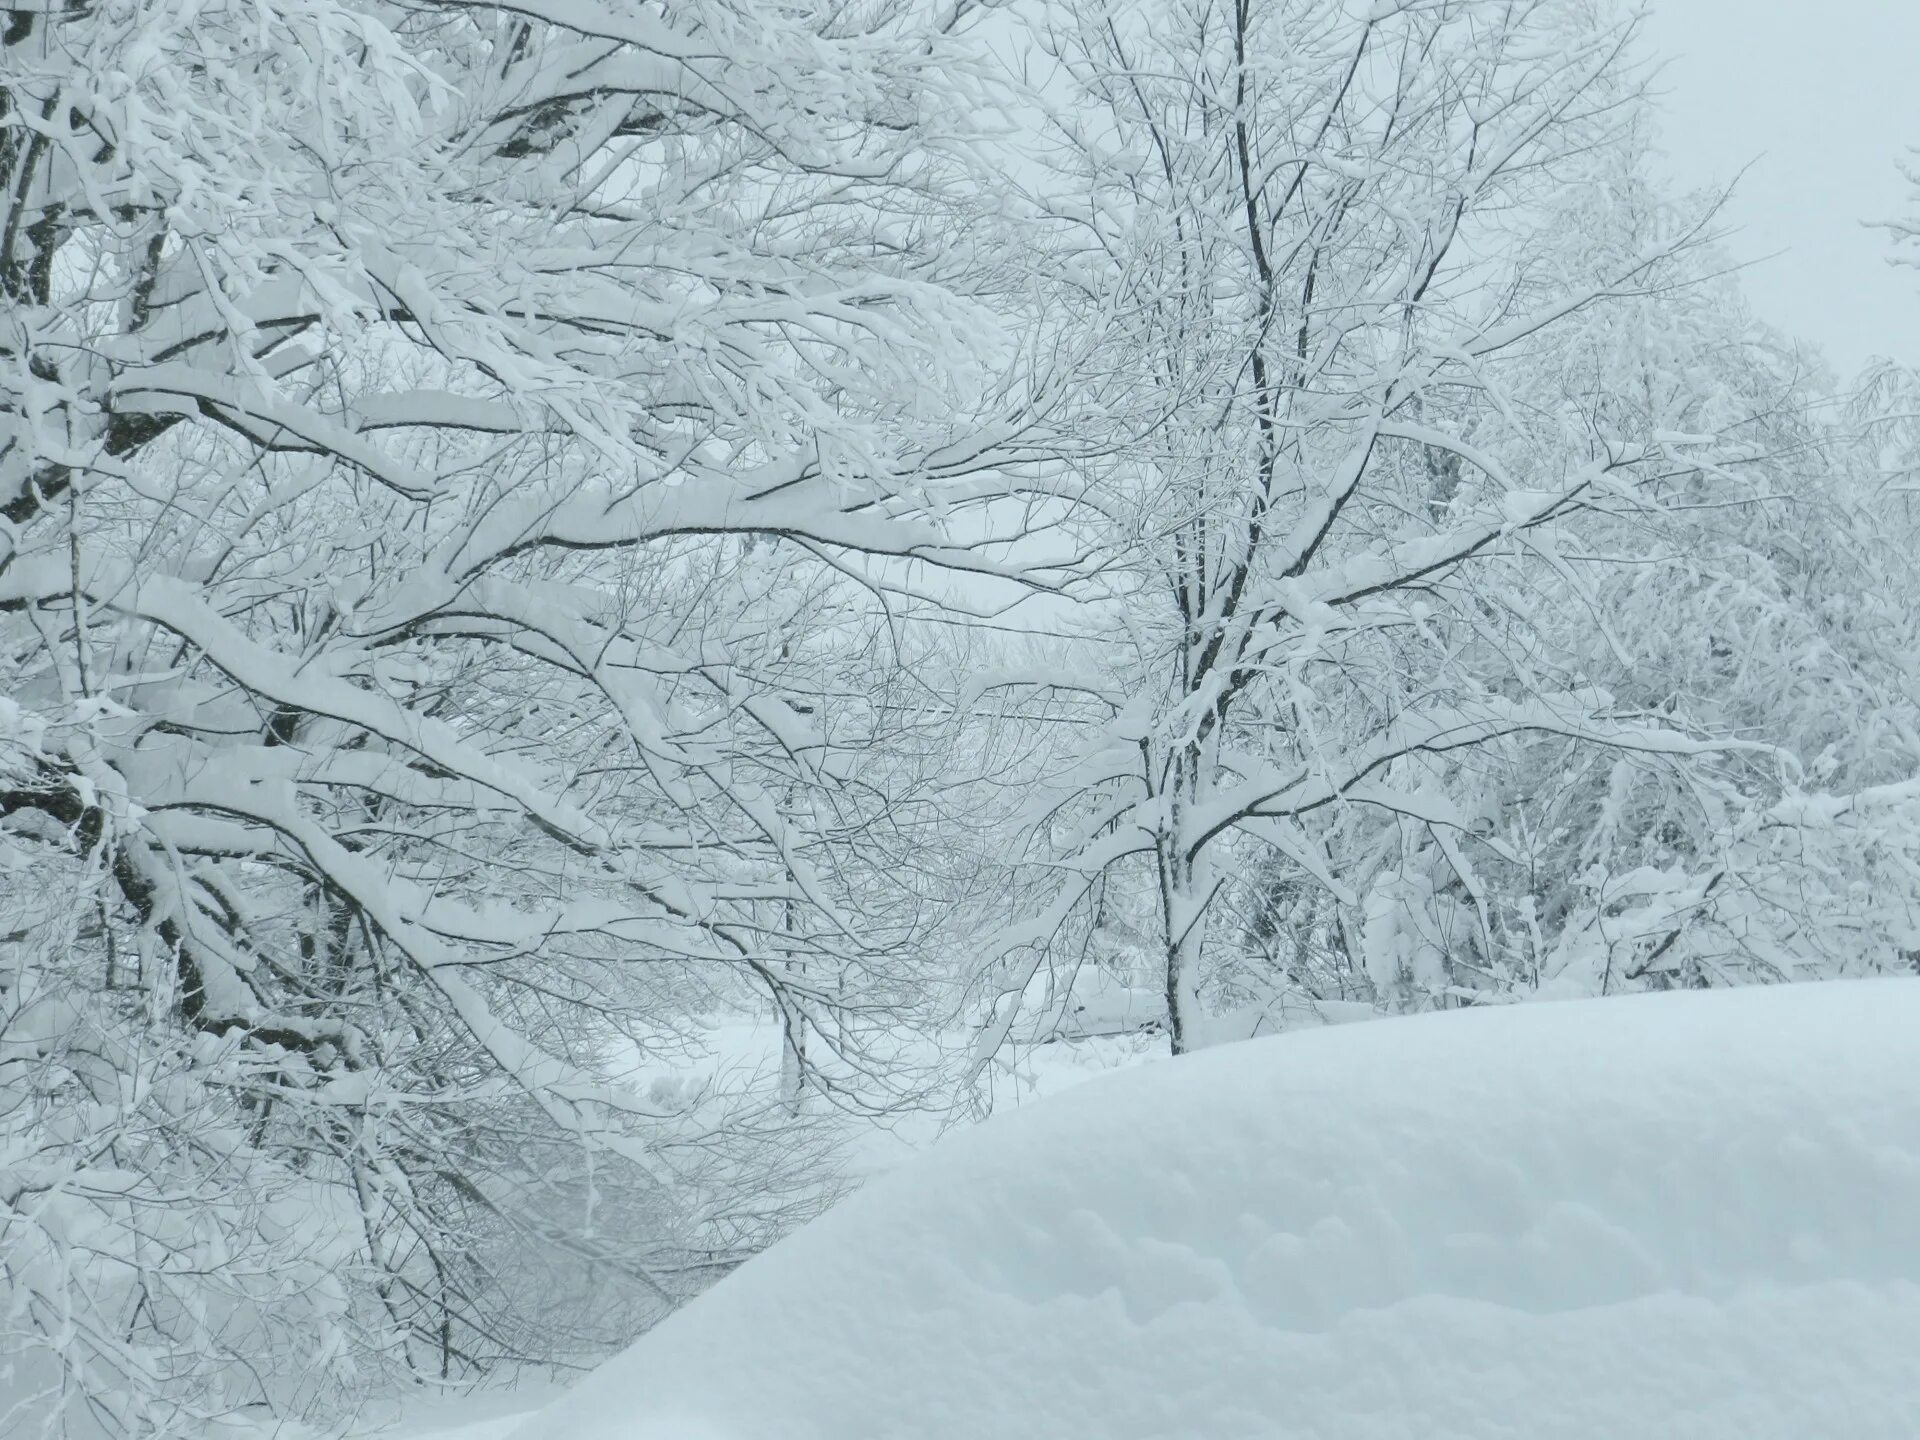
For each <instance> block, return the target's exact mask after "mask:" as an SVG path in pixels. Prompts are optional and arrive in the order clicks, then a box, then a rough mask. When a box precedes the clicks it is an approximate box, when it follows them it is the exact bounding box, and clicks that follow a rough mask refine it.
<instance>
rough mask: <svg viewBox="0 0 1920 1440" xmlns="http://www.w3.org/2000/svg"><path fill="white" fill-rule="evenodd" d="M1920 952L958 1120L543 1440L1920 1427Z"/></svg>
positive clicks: (1350, 1029) (1100, 1085)
mask: <svg viewBox="0 0 1920 1440" xmlns="http://www.w3.org/2000/svg"><path fill="white" fill-rule="evenodd" d="M1917 1076H1920V981H1911V980H1884V981H1862V982H1842V983H1832V984H1826V985H1819V986H1783V987H1777V988H1771V989H1756V990H1747V991H1733V992H1714V993H1704V994H1702V993H1678V994H1663V995H1651V996H1635V997H1628V998H1617V999H1611V1000H1601V1001H1583V1002H1572V1003H1565V1004H1548V1005H1538V1006H1528V1007H1520V1008H1512V1009H1500V1010H1482V1011H1466V1012H1456V1013H1450V1014H1443V1015H1429V1016H1423V1017H1418V1018H1413V1019H1402V1020H1389V1021H1383V1022H1380V1023H1378V1024H1371V1025H1359V1026H1341V1027H1335V1028H1330V1029H1322V1030H1315V1031H1303V1032H1296V1033H1291V1034H1286V1035H1282V1036H1277V1037H1273V1038H1269V1039H1264V1040H1254V1041H1251V1042H1248V1043H1246V1044H1241V1045H1234V1046H1228V1047H1223V1048H1221V1049H1218V1050H1213V1051H1209V1052H1206V1053H1203V1054H1199V1055H1194V1056H1189V1057H1185V1058H1182V1059H1179V1060H1174V1061H1168V1062H1162V1063H1157V1064H1149V1065H1146V1066H1143V1067H1140V1068H1137V1069H1134V1070H1130V1071H1126V1072H1122V1073H1119V1074H1116V1075H1113V1076H1109V1077H1103V1078H1101V1079H1099V1080H1096V1081H1093V1082H1090V1083H1088V1084H1085V1085H1082V1086H1078V1087H1076V1088H1075V1089H1074V1090H1073V1091H1071V1092H1070V1093H1068V1094H1066V1095H1064V1096H1061V1097H1059V1098H1058V1099H1055V1100H1052V1101H1049V1102H1048V1103H1046V1104H1043V1105H1039V1106H1036V1107H1032V1108H1029V1109H1025V1110H1022V1111H1020V1112H1019V1113H1015V1114H1010V1115H1006V1116H1004V1117H1002V1118H998V1119H995V1120H993V1121H991V1122H989V1123H988V1124H986V1125H984V1126H982V1127H980V1128H978V1129H977V1130H974V1131H970V1132H966V1133H964V1134H961V1135H959V1136H957V1137H955V1138H953V1139H951V1140H950V1141H948V1142H946V1143H945V1144H943V1145H941V1146H939V1147H937V1148H936V1149H935V1150H934V1151H933V1152H932V1153H930V1154H928V1155H927V1156H925V1157H923V1158H922V1159H920V1160H919V1161H917V1162H915V1163H913V1164H910V1165H908V1166H906V1167H905V1168H904V1169H903V1170H901V1171H899V1172H897V1173H896V1174H894V1175H892V1176H889V1177H887V1178H886V1179H883V1180H880V1181H877V1182H875V1183H874V1184H873V1185H871V1186H870V1187H869V1188H867V1189H866V1190H864V1191H863V1192H861V1193H860V1194H858V1195H857V1196H855V1197H854V1198H853V1199H851V1200H849V1201H847V1202H846V1203H844V1204H843V1205H842V1206H840V1207H839V1208H838V1209H837V1210H835V1211H833V1212H831V1213H830V1214H828V1215H827V1216H826V1217H824V1218H823V1219H821V1220H819V1221H816V1222H815V1223H814V1224H812V1225H811V1226H809V1227H807V1228H806V1229H804V1230H802V1231H801V1232H800V1233H799V1234H797V1235H795V1236H793V1237H792V1238H790V1239H788V1240H786V1241H784V1242H783V1243H781V1244H780V1245H778V1246H776V1247H775V1248H774V1249H772V1250H771V1251H769V1252H767V1253H766V1254H765V1255H763V1256H761V1257H760V1258H758V1259H756V1260H755V1261H753V1262H751V1263H750V1264H748V1265H746V1266H745V1267H743V1268H742V1269H741V1270H740V1271H739V1272H737V1273H736V1274H735V1275H734V1276H732V1277H730V1278H729V1279H727V1280H726V1281H724V1282H722V1283H721V1284H720V1285H719V1286H717V1287H716V1288H715V1289H714V1290H712V1291H710V1292H709V1293H708V1294H706V1295H704V1296H703V1297H701V1298H700V1299H698V1300H696V1301H695V1302H694V1303H693V1304H691V1305H690V1306H688V1307H687V1308H686V1309H685V1310H684V1311H681V1312H680V1313H679V1314H678V1315H676V1316H675V1317H674V1318H673V1319H671V1320H669V1321H668V1322H666V1323H665V1324H664V1325H662V1326H661V1327H660V1328H658V1329H657V1330H655V1331H654V1332H653V1333H651V1334H650V1335H648V1336H646V1337H645V1338H643V1339H642V1340H641V1341H640V1342H639V1343H638V1344H637V1345H635V1346H634V1347H633V1348H632V1349H631V1350H629V1351H628V1352H627V1353H626V1354H625V1355H623V1356H621V1357H619V1358H617V1359H616V1360H614V1361H612V1362H611V1363H609V1364H608V1365H606V1366H605V1367H603V1368H602V1369H601V1370H600V1371H599V1372H597V1373H596V1374H594V1375H593V1376H591V1377H589V1378H588V1379H587V1380H586V1381H585V1382H583V1383H582V1384H581V1385H580V1386H578V1387H577V1388H576V1389H575V1390H574V1391H572V1392H571V1393H570V1394H568V1395H566V1396H564V1397H562V1398H561V1399H560V1400H559V1401H558V1402H556V1403H555V1404H554V1405H553V1406H551V1407H550V1408H548V1409H547V1410H545V1411H543V1412H541V1413H540V1414H539V1415H537V1416H535V1417H534V1418H533V1419H532V1420H530V1421H529V1422H528V1424H527V1425H526V1426H525V1427H523V1428H521V1429H520V1430H518V1431H516V1432H515V1440H870V1437H871V1440H878V1437H889V1440H891V1437H913V1440H982V1437H1009V1440H1013V1437H1019V1440H1051V1437H1061V1440H1066V1437H1073V1440H1088V1437H1098V1440H1130V1437H1148V1436H1154V1437H1162V1436H1165V1437H1173V1436H1178V1437H1184V1440H1229V1437H1243V1436H1244V1437H1253V1436H1285V1437H1289V1440H1307V1437H1327V1440H1334V1437H1338V1440H1376V1437H1378V1440H1386V1437H1394V1440H1415V1437H1418V1440H1452V1437H1460V1440H1466V1437H1472V1440H1499V1437H1513V1440H1557V1437H1565V1440H1575V1437H1579V1440H1603V1437H1604V1440H1621V1437H1629V1436H1631V1437H1636V1440H1643V1437H1644V1440H1658V1437H1672V1440H1682V1437H1684V1440H1772V1437H1778V1440H1814V1437H1840V1436H1845V1437H1848V1440H1875V1437H1887V1440H1894V1437H1899V1440H1911V1437H1912V1436H1914V1435H1916V1434H1920V1366H1917V1365H1916V1363H1915V1358H1914V1357H1915V1355H1916V1354H1917V1353H1920V1230H1917V1229H1916V1223H1917V1222H1916V1217H1920V1086H1916V1084H1915V1078H1916V1077H1917Z"/></svg>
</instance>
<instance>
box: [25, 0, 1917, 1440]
mask: <svg viewBox="0 0 1920 1440" xmlns="http://www.w3.org/2000/svg"><path fill="white" fill-rule="evenodd" d="M0 3H3V4H4V6H5V9H4V13H0V1434H3V1435H6V1436H9V1437H11V1436H15V1435H18V1436H21V1437H23V1440H24V1437H40V1436H46V1437H69V1436H71V1437H80V1436H100V1437H111V1440H137V1437H176V1436H178V1437H184V1436H195V1437H197V1436H203V1435H207V1436H212V1435H222V1436H226V1435H232V1436H236V1437H237V1436H241V1435H243V1434H244V1435H251V1434H253V1433H255V1432H254V1431H252V1430H248V1429H246V1428H244V1427H246V1426H264V1427H268V1428H267V1429H264V1430H262V1431H261V1432H260V1433H279V1432H275V1431H273V1430H272V1429H271V1427H272V1426H273V1425H276V1424H280V1423H282V1422H286V1423H290V1424H296V1423H297V1424H299V1425H304V1426H309V1427H312V1430H311V1431H310V1432H295V1431H292V1430H289V1431H285V1432H284V1433H285V1434H288V1435H292V1434H294V1433H314V1434H321V1435H328V1436H335V1435H343V1434H347V1433H357V1432H350V1429H349V1427H351V1426H353V1425H356V1424H359V1423H362V1421H363V1419H365V1417H367V1416H370V1415H376V1414H378V1413H380V1406H381V1404H383V1403H384V1400H383V1399H382V1397H391V1396H404V1395H406V1394H408V1393H412V1392H415V1391H418V1390H420V1389H421V1388H422V1387H425V1388H427V1389H430V1390H443V1389H460V1388H463V1387H470V1386H474V1385H499V1384H511V1383H515V1382H518V1381H522V1380H529V1379H552V1378H556V1377H563V1376H565V1375H567V1374H570V1373H574V1372H577V1371H579V1370H582V1369H584V1368H587V1367H590V1366H592V1365H593V1364H595V1363H597V1362H598V1361H599V1360H600V1359H601V1358H602V1357H604V1356H606V1355H607V1354H609V1353H611V1352H612V1351H614V1350H616V1349H618V1348H620V1347H621V1346H623V1345H624V1344H626V1343H627V1342H628V1341H630V1340H631V1339H632V1338H633V1337H634V1336H636V1335H638V1334H640V1333H641V1332H643V1331H645V1330H646V1329H647V1328H648V1327H649V1326H651V1325H653V1324H654V1323H656V1322H657V1321H658V1320H659V1319H660V1318H661V1317H662V1316H664V1315H665V1314H667V1313H668V1312H670V1311H672V1310H673V1309H675V1308H676V1307H677V1306H679V1305H680V1304H681V1303H682V1302H683V1301H684V1300H686V1299H687V1298H689V1297H691V1296H693V1295H695V1294H697V1293H699V1292H700V1291H702V1290H703V1289H705V1288H706V1287H707V1286H708V1285H710V1284H711V1283H713V1281H715V1280H716V1279H717V1278H719V1277H720V1276H723V1275H725V1274H727V1273H728V1272H729V1271H731V1270H732V1269H733V1268H735V1267H736V1266H738V1265H739V1264H741V1263H742V1262H743V1261H745V1260H746V1259H748V1258H749V1257H751V1256H753V1255H754V1254H756V1253H758V1252H759V1251H761V1250H763V1249H765V1248H766V1247H767V1246H768V1245H770V1244H771V1243H772V1242H773V1241H775V1240H777V1239H778V1238H780V1237H781V1236H783V1235H785V1234H787V1233H788V1232H789V1231H791V1230H793V1229H794V1228H795V1227H796V1226H798V1225H799V1224H801V1223H802V1222H804V1221H806V1220H807V1219H809V1218H810V1217H812V1216H814V1215H816V1214H818V1213H820V1212H821V1211H822V1210H824V1209H826V1208H827V1207H828V1206H830V1205H831V1204H833V1203H834V1202H835V1200H836V1199H837V1198H838V1197H839V1196H840V1195H842V1194H843V1193H845V1192H846V1191H847V1190H849V1189H850V1188H852V1187H854V1186H857V1184H858V1183H859V1182H860V1180H861V1179H862V1178H863V1176H865V1175H866V1174H868V1173H870V1172H871V1171H872V1170H873V1169H874V1168H876V1167H877V1166H880V1165H882V1164H884V1163H885V1162H884V1160H883V1159H877V1158H876V1156H878V1155H881V1153H882V1152H888V1151H889V1147H894V1146H898V1145H903V1144H906V1143H908V1140H903V1139H901V1138H900V1137H903V1136H905V1137H909V1138H911V1137H926V1136H931V1135H932V1134H935V1133H937V1132H939V1131H940V1130H942V1129H945V1128H950V1127H956V1126H964V1125H967V1124H971V1123H972V1122H973V1121H975V1120H977V1119H978V1118H980V1117H981V1116H983V1115H985V1114H986V1113H988V1112H989V1111H991V1110H993V1109H994V1108H995V1107H996V1106H1008V1105H1012V1104H1016V1103H1018V1101H1019V1099H1020V1097H1021V1095H1022V1094H1023V1093H1025V1092H1026V1091H1028V1090H1030V1089H1032V1088H1034V1086H1035V1085H1036V1084H1039V1085H1041V1087H1042V1088H1044V1084H1045V1074H1044V1072H1046V1070H1047V1067H1049V1066H1051V1067H1054V1068H1055V1069H1058V1068H1059V1067H1061V1066H1063V1065H1064V1066H1072V1065H1081V1066H1089V1065H1091V1066H1100V1065H1109V1064H1119V1063H1123V1062H1130V1061H1131V1060H1132V1059H1136V1058H1141V1057H1144V1056H1146V1055H1149V1054H1163V1053H1167V1052H1171V1053H1172V1054H1174V1055H1180V1054H1182V1053H1184V1052H1187V1051H1193V1050H1200V1049H1205V1048H1208V1047H1212V1046H1215V1045H1219V1044H1222V1043H1225V1042H1230V1041H1235V1040H1241V1039H1245V1038H1247V1037H1250V1036H1254V1035H1261V1034H1267V1033H1272V1032H1277V1031H1285V1030H1289V1029H1295V1028H1307V1027H1316V1026H1322V1025H1327V1024H1334V1023H1340V1024H1345V1023H1350V1022H1356V1021H1362V1020H1366V1021H1371V1019H1372V1018H1373V1017H1376V1016H1388V1015H1404V1014H1411V1013H1415V1012H1432V1011H1449V1010H1464V1009H1471V1008H1475V1007H1495V1006H1506V1005H1510V1004H1514V1003H1517V1002H1527V1001H1534V1000H1559V999H1569V998H1575V997H1600V996H1613V995H1621V994H1628V993H1634V992H1645V991H1655V990H1702V989H1714V988H1720V987H1734V986H1750V985H1774V984H1779V983H1783V982H1789V981H1805V980H1837V979H1849V978H1858V977H1866V976H1876V975H1898V974H1902V973H1905V974H1913V973H1915V972H1916V971H1920V669H1917V668H1916V667H1917V666H1920V584H1916V580H1917V579H1920V572H1917V569H1916V567H1917V566H1920V514H1917V513H1916V512H1915V509H1914V507H1913V501H1912V496H1913V494H1914V492H1915V490H1916V488H1920V369H1916V368H1915V366H1914V365H1913V364H1912V363H1904V364H1903V363H1898V362H1896V361H1895V360H1893V359H1886V360H1880V361H1875V362H1873V363H1872V364H1870V365H1868V366H1867V367H1866V368H1865V369H1864V370H1861V371H1860V372H1858V373H1854V374H1850V375H1841V374H1837V373H1836V372H1835V370H1834V368H1833V367H1832V366H1831V365H1830V364H1829V363H1828V362H1827V361H1826V360H1825V359H1824V358H1823V357H1822V355H1821V353H1820V352H1819V350H1818V349H1817V347H1815V346H1814V345H1812V344H1811V343H1808V342H1806V341H1803V340H1801V339H1799V338H1797V337H1794V336H1790V335H1786V334H1783V333H1779V332H1778V331H1776V330H1774V329H1772V328H1770V327H1769V326H1768V325H1766V324H1764V323H1763V322H1762V321H1761V320H1760V319H1758V318H1757V317H1756V316H1755V315H1754V314H1753V312H1752V310H1751V308H1750V306H1749V304H1748V302H1747V300H1746V299H1745V298H1744V297H1743V294H1742V289H1741V273H1740V269H1739V267H1738V266H1737V265H1736V264H1735V263H1734V262H1733V261H1732V260H1730V258H1729V256H1728V252H1727V249H1726V241H1727V231H1726V225H1725V219H1724V208H1725V203H1726V194H1725V192H1724V191H1720V190H1710V191H1702V192H1692V191H1684V190H1680V189H1678V188H1676V187H1673V186H1670V185H1669V184H1667V183H1665V182H1664V181H1663V180H1662V178H1661V175H1660V173H1659V170H1658V167H1657V166H1656V165H1655V163H1654V160H1653V156H1654V155H1655V153H1656V151H1657V147H1658V144H1659V132H1658V123H1659V114H1658V108H1657V104H1656V101H1655V98H1654V94H1653V91H1654V89H1655V84H1654V77H1655V74H1656V71H1657V63H1656V62H1657V57H1656V56H1654V55H1653V54H1652V53H1651V52H1650V49H1649V47H1648V45H1647V44H1646V41H1645V37H1644V35H1643V33H1642V32H1643V21H1644V16H1642V15H1641V14H1640V13H1638V11H1637V10H1636V9H1635V8H1634V7H1632V6H1631V5H1628V4H1625V3H1615V0H0ZM1908 138H1910V139H1911V141H1912V142H1914V143H1920V130H1917V131H1916V133H1915V134H1914V135H1913V136H1911V137H1908ZM1917 153H1920V152H1917ZM1908 178H1909V180H1910V182H1911V183H1910V186H1909V190H1910V193H1911V197H1912V198H1911V203H1910V205H1909V207H1908V213H1907V215H1906V216H1905V217H1902V216H1901V215H1898V214H1895V215H1862V216H1859V217H1856V218H1858V219H1859V220H1861V221H1862V222H1865V223H1868V224H1872V225H1876V226H1878V227H1879V235H1880V237H1881V242H1882V248H1883V250H1884V254H1885V257H1886V259H1887V260H1888V261H1889V262H1891V263H1894V264H1901V263H1907V264H1910V265H1913V266H1915V267H1916V273H1915V274H1914V275H1913V283H1914V287H1915V289H1916V290H1920V162H1917V163H1916V166H1915V168H1914V169H1913V170H1912V173H1911V174H1910V176H1909V177H1908ZM1916 343H1917V342H1916V337H1915V336H1912V335H1901V334H1893V333H1890V334H1889V335H1888V336H1887V337H1886V341H1885V347H1886V349H1887V350H1888V351H1889V352H1891V353H1893V354H1896V355H1904V356H1905V357H1907V360H1908V361H1909V362H1912V361H1915V360H1920V348H1916ZM1070 1056H1077V1057H1078V1058H1063V1057H1070ZM1036 1067H1037V1068H1036ZM1037 1076H1038V1077H1039V1078H1038V1079H1036V1077H1037ZM913 1143H918V1142H917V1141H914V1142H913ZM223 1426H226V1427H231V1428H228V1429H222V1428H221V1427H223Z"/></svg>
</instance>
